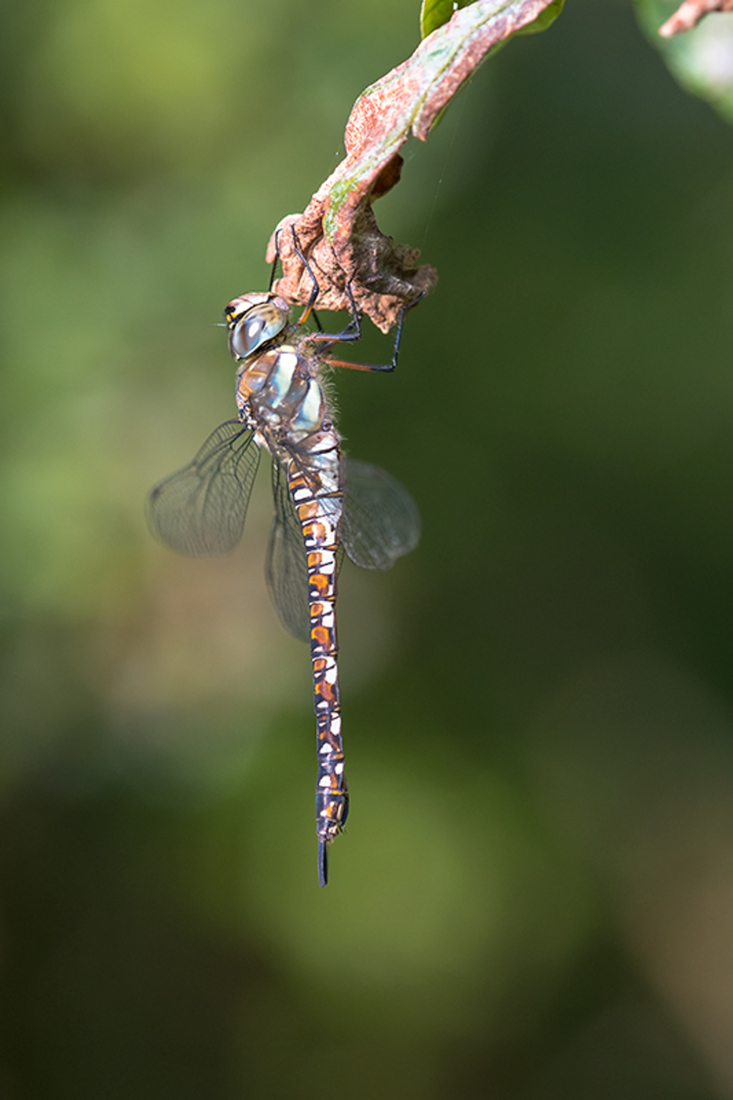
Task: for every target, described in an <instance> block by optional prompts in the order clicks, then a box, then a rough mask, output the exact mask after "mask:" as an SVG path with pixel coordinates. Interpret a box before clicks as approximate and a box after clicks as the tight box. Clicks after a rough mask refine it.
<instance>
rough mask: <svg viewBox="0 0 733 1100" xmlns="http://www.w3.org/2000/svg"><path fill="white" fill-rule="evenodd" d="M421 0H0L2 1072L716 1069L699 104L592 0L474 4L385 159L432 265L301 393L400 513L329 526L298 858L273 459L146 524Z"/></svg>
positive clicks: (719, 680) (646, 1085) (445, 1073)
mask: <svg viewBox="0 0 733 1100" xmlns="http://www.w3.org/2000/svg"><path fill="white" fill-rule="evenodd" d="M714 18H718V19H721V20H722V19H724V18H727V17H722V16H720V17H714ZM730 18H731V19H733V16H732V17H730ZM417 20H418V11H417V3H416V2H415V0H389V2H388V0H374V2H373V3H371V4H370V5H368V8H364V6H363V5H355V4H354V5H352V4H343V3H340V2H339V0H319V2H317V3H310V4H307V5H305V4H301V3H298V2H297V0H268V3H267V4H255V3H253V2H252V0H207V3H203V2H202V0H144V2H143V0H126V2H125V3H124V4H120V3H119V2H118V0H64V2H63V3H60V4H59V3H52V2H50V0H29V2H27V3H24V4H22V5H21V4H15V5H10V4H8V5H5V7H4V10H3V14H2V24H3V28H2V33H1V34H0V53H1V55H2V65H1V73H0V80H1V82H2V97H1V98H2V105H1V106H0V110H1V112H2V135H3V136H2V143H1V152H0V157H1V158H2V162H1V168H0V186H1V189H2V192H1V193H2V204H1V212H0V242H1V243H0V285H1V291H0V331H1V337H0V338H1V340H2V373H1V375H0V379H1V383H0V384H1V386H2V391H1V392H2V396H1V399H0V420H1V422H2V433H1V436H0V454H1V456H2V458H1V461H2V467H1V471H0V500H1V513H2V523H1V526H0V631H1V637H2V665H1V669H0V708H1V709H0V723H1V726H2V735H1V742H2V756H1V760H2V765H1V774H2V786H1V791H2V813H1V821H0V837H1V839H0V876H1V880H2V882H1V887H0V892H1V895H2V937H1V941H0V942H1V944H2V990H3V997H2V1000H3V1006H4V1007H3V1027H2V1035H3V1053H2V1059H1V1068H0V1095H2V1097H3V1098H7V1100H47V1098H48V1100H100V1098H104V1100H133V1098H134V1100H161V1098H164V1097H166V1098H167V1097H171V1098H175V1100H189V1098H190V1100H200V1098H201V1097H207V1098H210V1100H238V1098H240V1097H252V1098H255V1100H259V1098H269V1097H279V1096H287V1097H292V1098H297V1100H300V1098H303V1100H310V1098H315V1097H320V1096H322V1095H323V1094H324V1092H325V1093H328V1094H331V1095H343V1096H345V1097H348V1098H350V1100H352V1098H353V1100H362V1098H364V1100H366V1098H372V1097H380V1098H384V1100H391V1098H395V1100H396V1098H400V1100H407V1098H410V1100H411V1098H414V1100H479V1098H483V1097H491V1098H492V1100H540V1098H542V1100H614V1098H616V1097H618V1098H623V1100H646V1098H650V1100H652V1098H660V1097H661V1098H673V1100H692V1098H695V1100H707V1098H715V1097H732V1096H733V675H732V672H731V662H732V659H733V644H732V632H733V510H732V509H731V501H732V498H733V432H732V431H731V425H733V308H732V307H733V132H732V131H731V130H730V129H729V128H726V126H725V124H724V123H723V121H721V120H720V119H719V118H718V117H717V116H716V115H715V114H714V112H713V110H712V109H711V108H710V107H709V106H708V105H706V104H705V103H704V102H702V101H698V100H694V99H692V98H690V97H688V96H687V95H686V94H685V93H684V92H683V91H681V90H680V89H679V87H678V86H677V85H676V84H675V82H674V80H673V78H672V77H671V76H670V75H669V73H668V71H667V70H666V69H665V67H664V64H663V62H662V60H661V59H660V57H659V55H658V54H657V53H656V52H655V51H654V49H653V48H652V46H651V45H650V44H649V43H648V42H647V41H646V40H645V38H644V37H643V36H642V34H641V33H640V31H639V29H638V27H637V25H636V23H635V17H634V13H633V11H632V9H631V8H630V6H629V5H628V4H626V3H622V2H621V0H573V2H572V3H569V4H568V10H567V11H566V12H565V13H564V14H563V15H562V17H561V18H560V19H559V20H558V22H557V23H556V24H555V25H554V27H553V28H552V29H551V30H549V31H548V32H547V33H545V34H542V35H537V36H534V37H528V38H521V39H518V40H516V41H514V42H512V43H511V44H509V46H507V48H506V49H504V50H503V51H501V52H500V53H499V54H498V55H497V56H496V57H494V58H492V60H491V61H490V62H489V63H488V64H487V65H486V66H484V68H483V69H482V70H481V71H480V72H479V73H478V74H477V75H476V77H475V78H474V80H473V81H472V82H471V83H470V84H469V85H468V86H467V87H466V88H465V89H464V90H463V91H462V92H461V94H460V96H459V97H458V99H457V100H456V102H455V103H454V104H453V105H452V106H451V108H450V110H449V111H448V113H447V115H446V117H445V118H444V120H443V121H442V123H441V125H440V126H439V127H438V128H437V130H436V131H435V133H434V134H433V135H432V137H431V139H430V141H429V142H428V144H427V145H425V146H422V145H418V143H416V142H412V143H410V144H408V146H407V147H406V149H407V164H406V168H405V172H404V176H403V182H402V183H401V184H400V186H399V187H398V188H397V189H396V190H395V191H394V192H393V193H392V194H391V195H389V196H387V197H386V198H385V199H384V200H382V201H381V202H380V203H379V204H378V206H377V214H378V217H379V219H380V223H381V225H382V227H383V229H384V230H385V231H386V232H389V233H390V234H393V235H394V236H395V237H396V238H397V239H398V240H401V241H405V242H409V243H411V244H413V245H416V246H419V247H421V248H422V249H423V252H424V257H425V259H426V260H427V261H429V262H431V263H434V264H435V265H436V266H437V267H438V268H439V270H440V275H441V281H440V284H439V286H438V289H437V291H436V293H435V294H434V296H432V297H431V298H429V299H428V300H426V301H425V302H424V303H422V304H421V305H420V307H419V309H417V310H416V311H415V312H414V313H412V314H410V316H409V318H408V323H407V325H406V330H405V338H404V344H403V352H402V357H401V361H400V365H399V369H398V372H397V373H396V374H395V375H394V376H391V377H389V376H384V377H379V376H370V375H364V374H350V373H348V372H342V373H341V374H340V376H339V377H338V380H337V388H338V400H339V406H340V410H341V412H340V424H341V428H342V431H343V433H344V435H345V437H346V439H347V441H348V442H347V446H348V449H349V451H350V452H351V453H352V454H354V455H355V456H356V457H360V458H363V459H368V460H371V461H374V462H377V463H380V464H382V465H384V466H385V467H387V468H388V469H389V470H390V471H392V472H393V473H394V474H395V475H396V476H398V477H399V478H400V479H401V480H402V481H403V482H404V483H405V484H406V485H408V486H409V487H410V489H411V491H412V492H413V494H414V496H415V497H416V499H417V500H418V502H419V505H420V508H421V511H422V515H423V524H424V532H423V539H422V543H421V546H420V548H419V549H418V550H417V551H416V552H415V553H414V554H412V555H411V556H410V557H409V558H406V559H404V560H402V561H400V562H399V563H398V565H397V566H396V567H395V569H394V570H393V571H392V572H391V573H389V574H384V575H377V574H368V573H363V572H360V571H358V570H356V569H354V568H351V567H349V566H346V567H345V569H344V572H343V574H342V584H341V611H340V639H341V645H342V680H343V708H344V728H345V736H346V744H347V751H348V774H349V780H350V786H351V791H352V816H351V818H350V821H349V827H348V831H347V833H346V834H345V836H343V837H342V838H341V839H339V841H338V842H337V844H335V845H334V847H333V850H332V857H331V871H332V881H331V883H330V884H329V886H328V888H327V890H323V891H322V890H319V889H318V886H317V884H316V866H315V838H314V826H313V782H314V777H315V754H314V743H315V734H314V718H313V713H312V706H311V695H310V681H309V660H308V654H307V650H306V648H305V647H304V646H301V645H299V644H298V643H297V642H295V641H294V640H292V639H291V638H289V637H288V636H286V635H285V634H284V633H283V631H282V629H281V627H280V626H279V623H278V621H277V618H276V616H275V613H274V611H273V609H272V608H271V607H270V605H269V602H268V598H267V594H266V590H265V584H264V554H265V546H266V541H267V535H268V528H269V523H270V519H271V500H270V496H269V488H268V483H267V477H268V472H267V470H266V469H265V468H264V467H265V465H266V464H264V463H263V470H262V471H261V474H260V481H259V483H258V485H257V486H255V493H254V496H253V503H252V507H251V514H250V518H249V521H248V526H247V530H246V533H245V537H244V540H243V543H242V546H241V548H240V549H239V550H237V551H236V552H235V553H234V554H233V555H231V556H230V557H226V558H221V559H202V560H185V559H179V558H176V557H175V556H174V555H172V554H170V553H169V552H167V551H166V550H165V549H164V548H162V547H160V546H158V545H156V544H155V543H154V542H153V540H152V538H151V537H150V535H149V534H148V532H147V530H146V527H145V523H144V518H143V502H144V498H145V495H146V493H147V491H148V489H149V487H150V485H151V484H152V483H153V482H155V481H156V480H158V479H159V478H160V477H162V476H163V475H165V474H167V473H168V472H170V471H171V470H173V469H175V468H177V467H179V466H181V465H183V464H184V463H185V462H186V461H188V460H189V459H190V457H191V456H192V455H193V453H194V451H195V450H196V448H197V447H198V446H199V444H200V443H201V442H202V441H203V439H204V438H205V437H206V435H207V434H208V432H209V431H210V430H212V429H213V428H214V427H215V426H216V424H217V423H219V422H220V421H221V420H223V419H226V418H227V417H229V416H231V415H232V414H233V409H234V403H233V369H232V363H231V360H230V359H229V356H228V354H227V351H226V347H225V341H224V337H223V335H222V331H221V329H219V328H217V327H216V326H217V322H218V321H219V319H220V316H221V309H222V307H223V305H224V304H225V303H226V302H227V301H228V300H229V299H230V298H231V297H233V296H234V295H235V294H237V293H242V292H244V291H246V290H253V289H258V288H262V287H264V286H266V283H267V278H268V271H267V269H266V267H265V263H264V249H265V244H266V242H267V239H268V237H269V234H270V232H271V230H272V228H273V227H274V225H275V224H276V223H277V221H278V220H279V219H280V218H281V217H282V216H283V215H285V214H287V213H291V212H293V211H297V210H301V209H303V207H304V206H305V204H306V203H307V201H308V199H309V197H310V194H311V192H312V191H314V190H315V189H316V188H317V186H318V185H319V184H320V182H321V180H322V179H323V178H325V176H326V175H327V174H328V173H329V172H330V171H331V170H332V169H333V167H334V166H335V164H336V163H337V161H338V160H339V158H340V156H341V155H342V133H343V126H344V124H345V121H346V118H347V115H348V112H349V109H350V107H351V104H352V102H353V101H354V99H355V98H356V96H357V95H358V94H359V92H360V91H361V90H362V88H363V87H365V86H366V85H367V84H369V83H371V82H372V81H373V80H375V79H377V78H378V77H379V76H381V75H382V74H383V73H384V72H386V71H387V70H388V69H389V68H390V67H392V66H393V65H395V64H397V63H399V62H400V61H401V60H403V59H404V58H405V57H407V56H408V54H409V53H410V52H411V51H412V50H413V48H414V46H415V45H416V42H417ZM721 25H722V24H721ZM387 343H388V342H387ZM360 351H361V355H362V357H363V358H365V359H367V360H368V359H371V360H372V361H374V358H375V357H380V358H382V359H383V358H384V354H385V353H384V338H382V337H381V336H379V334H372V335H371V336H367V338H366V340H365V346H364V347H363V348H362V349H360Z"/></svg>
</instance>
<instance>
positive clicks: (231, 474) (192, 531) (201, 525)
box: [147, 420, 260, 555]
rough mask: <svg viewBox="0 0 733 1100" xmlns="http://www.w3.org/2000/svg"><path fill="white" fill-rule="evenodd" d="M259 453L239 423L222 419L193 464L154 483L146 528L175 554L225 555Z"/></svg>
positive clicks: (237, 529) (238, 532)
mask: <svg viewBox="0 0 733 1100" xmlns="http://www.w3.org/2000/svg"><path fill="white" fill-rule="evenodd" d="M259 460H260V451H259V447H258V446H257V444H256V443H255V442H254V437H253V435H252V432H251V431H250V430H249V429H248V428H245V427H243V425H242V423H241V421H239V420H225V421H224V423H223V424H220V425H219V427H218V428H217V429H216V431H214V432H212V433H211V435H210V436H209V438H208V439H207V440H206V442H205V443H204V445H203V447H202V448H201V450H200V451H199V452H198V453H197V455H196V457H195V458H194V460H193V462H190V463H189V464H188V466H184V467H183V469H182V470H178V471H177V473H175V474H171V475H170V477H166V478H164V480H163V481H159V482H158V484H157V485H156V486H155V488H154V489H153V490H152V492H151V493H150V496H149V497H148V507H147V517H148V526H149V527H150V530H151V531H152V533H153V534H154V535H155V536H156V538H159V539H160V540H161V542H164V543H166V544H167V545H168V546H170V547H172V549H173V550H177V551H178V552H179V554H190V555H197V554H226V553H227V552H228V551H229V550H233V549H234V547H235V546H236V545H237V543H238V542H239V540H240V538H241V537H242V529H243V527H244V517H245V515H246V513H247V505H248V504H249V498H250V494H251V492H252V484H253V482H254V478H255V474H256V473H257V466H258V463H259Z"/></svg>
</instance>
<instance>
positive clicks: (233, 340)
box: [229, 302, 288, 359]
mask: <svg viewBox="0 0 733 1100" xmlns="http://www.w3.org/2000/svg"><path fill="white" fill-rule="evenodd" d="M287 321H288V315H287V313H286V312H283V310H281V309H278V307H277V306H276V305H274V304H273V303H272V302H266V303H264V304H263V305H261V306H253V307H252V309H250V310H248V311H247V312H246V313H245V315H244V317H242V319H241V321H239V322H238V323H237V324H236V325H235V326H234V328H233V329H232V331H231V333H230V334H229V350H230V351H231V353H232V355H233V356H234V358H235V359H246V358H247V357H248V356H249V355H252V354H253V353H254V352H256V351H258V350H259V348H261V347H262V345H263V344H266V343H267V342H268V340H272V339H273V338H274V337H275V336H277V335H278V334H279V333H280V332H282V330H283V329H284V328H285V326H286V324H287Z"/></svg>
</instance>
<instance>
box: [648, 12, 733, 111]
mask: <svg viewBox="0 0 733 1100" xmlns="http://www.w3.org/2000/svg"><path fill="white" fill-rule="evenodd" d="M715 4H716V7H715V8H714V9H711V8H710V0H687V2H686V3H684V4H683V5H682V7H681V8H679V9H678V10H677V11H676V12H674V14H672V12H673V10H674V7H675V5H674V3H670V2H669V0H637V4H636V9H637V12H638V15H639V21H640V22H641V25H642V27H643V28H644V30H645V32H646V34H647V36H648V37H649V40H650V41H651V42H652V43H653V44H654V46H655V47H656V49H658V50H659V51H660V52H661V53H662V55H663V57H664V59H665V61H666V63H667V65H668V67H669V68H670V70H671V71H672V73H673V74H674V75H675V77H676V78H677V80H678V81H679V82H680V84H681V85H682V86H683V87H684V88H686V89H687V90H688V91H689V92H692V93H693V94H694V95H699V96H701V97H702V98H703V99H707V100H708V101H709V102H710V103H711V104H712V105H713V106H714V107H715V108H716V109H717V110H718V111H719V112H720V114H721V115H722V116H723V117H724V118H725V119H727V120H728V121H729V122H733V11H731V0H715ZM722 4H724V5H726V6H727V8H728V13H727V14H725V13H723V10H722V6H721V5H722ZM703 7H705V9H706V11H703ZM706 12H707V13H709V18H705V19H703V18H702V16H703V15H705V14H706ZM695 22H697V23H698V25H697V26H696V27H695V26H693V24H694V23H695ZM660 24H661V26H660ZM688 27H689V28H690V29H687V28H688ZM682 30H686V33H685V34H681V33H679V32H680V31H682ZM660 36H661V37H660Z"/></svg>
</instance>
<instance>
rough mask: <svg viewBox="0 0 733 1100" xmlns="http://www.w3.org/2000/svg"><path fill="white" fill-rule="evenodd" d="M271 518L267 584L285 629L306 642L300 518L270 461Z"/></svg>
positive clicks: (304, 561) (280, 473)
mask: <svg viewBox="0 0 733 1100" xmlns="http://www.w3.org/2000/svg"><path fill="white" fill-rule="evenodd" d="M272 494H273V496H274V498H275V522H274V524H273V527H272V533H271V535H270V544H269V546H268V548H267V565H266V576H267V587H268V588H269V590H270V596H271V598H272V602H273V603H274V605H275V607H276V608H277V613H278V615H279V616H280V621H281V622H282V624H283V626H284V627H285V629H286V630H287V631H289V632H290V633H291V634H293V635H294V636H295V637H296V638H299V639H300V640H301V641H303V642H307V641H308V639H309V638H310V612H309V608H308V560H307V556H306V549H305V543H304V542H303V532H302V529H301V526H300V520H299V519H298V515H297V513H296V511H295V505H294V504H293V498H292V497H291V495H290V493H289V491H288V476H287V473H286V471H285V470H284V469H283V467H282V466H281V465H280V463H279V462H276V461H273V463H272Z"/></svg>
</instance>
